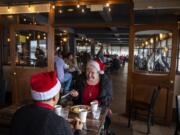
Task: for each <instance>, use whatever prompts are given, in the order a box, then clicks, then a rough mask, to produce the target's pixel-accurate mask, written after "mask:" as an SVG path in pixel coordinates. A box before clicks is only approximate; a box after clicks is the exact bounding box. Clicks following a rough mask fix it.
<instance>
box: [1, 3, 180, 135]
mask: <svg viewBox="0 0 180 135" xmlns="http://www.w3.org/2000/svg"><path fill="white" fill-rule="evenodd" d="M179 39H180V1H179V0H13V1H12V0H1V1H0V76H1V77H0V135H1V134H2V135H7V134H8V133H9V125H10V121H11V118H12V116H13V114H14V113H15V111H16V110H17V108H18V106H20V105H24V104H28V103H29V102H31V101H32V97H31V92H30V90H31V87H30V79H31V76H32V75H34V74H37V73H40V72H47V71H53V70H55V64H54V56H55V52H56V51H57V50H58V49H60V50H61V51H62V53H63V54H67V53H69V52H72V53H74V54H75V55H76V58H77V64H78V66H79V68H80V70H82V71H83V67H84V66H85V65H84V63H85V62H84V61H85V60H86V58H87V57H88V56H87V55H90V57H91V58H95V56H96V55H97V53H98V51H99V50H100V48H101V47H102V46H103V49H104V52H103V53H104V57H105V58H106V63H105V69H106V71H107V74H108V77H109V78H110V79H111V80H112V87H113V100H112V104H111V106H110V108H111V110H112V116H111V125H110V130H111V134H112V135H113V134H115V135H141V134H152V135H173V134H175V130H177V132H178V130H180V120H179V119H178V118H179V117H180V111H179V110H178V109H179V108H180V98H179V100H178V95H179V94H180V83H179V82H180V42H179ZM37 48H39V49H40V53H41V52H42V55H41V56H40V55H39V56H37V54H36V53H37V52H36V51H37ZM114 59H118V62H119V63H118V66H117V68H116V67H114V68H113V67H112V63H113V60H114ZM155 90H156V91H155ZM178 102H179V104H178ZM178 105H179V106H178ZM178 114H179V116H178ZM133 115H134V116H135V118H131V117H132V116H133ZM136 115H137V116H138V117H137V118H136ZM152 121H153V122H152ZM101 126H102V125H101ZM85 134H88V133H85ZM89 134H90V135H92V134H97V135H98V134H103V133H101V132H100V131H97V133H89ZM175 135H177V133H176V134H175Z"/></svg>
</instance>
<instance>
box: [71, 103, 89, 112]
mask: <svg viewBox="0 0 180 135" xmlns="http://www.w3.org/2000/svg"><path fill="white" fill-rule="evenodd" d="M70 111H71V112H74V113H79V112H81V111H88V112H90V111H91V107H90V106H88V105H75V106H72V107H71V108H70Z"/></svg>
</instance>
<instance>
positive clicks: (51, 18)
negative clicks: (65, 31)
mask: <svg viewBox="0 0 180 135" xmlns="http://www.w3.org/2000/svg"><path fill="white" fill-rule="evenodd" d="M52 6H53V4H52V3H50V11H49V22H48V25H49V32H48V71H52V70H54V50H55V45H54V43H55V42H54V36H55V34H54V33H55V32H54V21H55V10H54V9H53V8H52Z"/></svg>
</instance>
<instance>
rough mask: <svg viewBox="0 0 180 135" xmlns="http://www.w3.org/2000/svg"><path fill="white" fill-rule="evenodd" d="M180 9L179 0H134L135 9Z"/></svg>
mask: <svg viewBox="0 0 180 135" xmlns="http://www.w3.org/2000/svg"><path fill="white" fill-rule="evenodd" d="M152 9H180V1H179V0H146V1H145V0H134V10H152Z"/></svg>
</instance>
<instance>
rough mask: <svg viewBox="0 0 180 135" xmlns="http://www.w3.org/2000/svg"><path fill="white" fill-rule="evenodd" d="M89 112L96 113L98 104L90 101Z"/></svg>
mask: <svg viewBox="0 0 180 135" xmlns="http://www.w3.org/2000/svg"><path fill="white" fill-rule="evenodd" d="M90 104H91V111H92V112H93V111H96V110H97V109H98V102H97V101H92V102H91V103H90Z"/></svg>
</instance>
